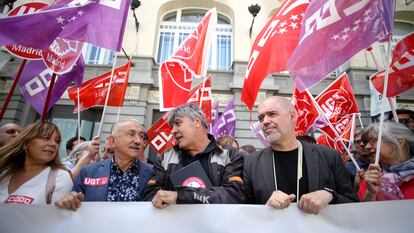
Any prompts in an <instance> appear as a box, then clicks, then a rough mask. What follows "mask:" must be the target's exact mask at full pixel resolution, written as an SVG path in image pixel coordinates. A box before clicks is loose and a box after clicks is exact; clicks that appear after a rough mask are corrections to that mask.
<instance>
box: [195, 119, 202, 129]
mask: <svg viewBox="0 0 414 233" xmlns="http://www.w3.org/2000/svg"><path fill="white" fill-rule="evenodd" d="M194 126H195V127H196V128H200V126H201V120H200V118H199V117H196V118H195V121H194Z"/></svg>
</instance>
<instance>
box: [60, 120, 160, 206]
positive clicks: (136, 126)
mask: <svg viewBox="0 0 414 233" xmlns="http://www.w3.org/2000/svg"><path fill="white" fill-rule="evenodd" d="M143 136H144V131H143V128H142V126H141V124H140V123H139V122H138V121H137V120H135V119H128V120H123V121H118V122H117V123H115V125H114V126H113V128H112V133H111V136H110V137H109V144H110V146H111V147H112V148H113V150H114V156H113V157H111V158H109V159H106V160H103V161H101V162H97V163H93V164H90V165H88V166H86V167H84V168H82V170H81V171H80V174H79V176H78V178H77V180H76V183H75V184H74V186H73V191H72V192H71V193H69V194H67V195H65V196H64V197H62V198H61V199H60V200H59V201H57V202H56V205H57V206H59V207H61V208H65V209H68V210H74V211H75V210H76V209H78V208H79V207H80V205H81V202H82V201H110V202H119V201H128V202H130V201H139V199H140V198H141V195H142V191H143V190H144V188H145V185H146V184H147V182H148V180H149V178H150V177H151V176H152V166H151V165H149V164H147V163H144V162H141V161H140V160H139V154H140V151H141V147H142V139H143Z"/></svg>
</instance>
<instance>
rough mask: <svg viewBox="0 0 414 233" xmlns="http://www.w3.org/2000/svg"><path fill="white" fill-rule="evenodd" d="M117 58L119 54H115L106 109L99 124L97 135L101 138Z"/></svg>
mask: <svg viewBox="0 0 414 233" xmlns="http://www.w3.org/2000/svg"><path fill="white" fill-rule="evenodd" d="M117 58H118V53H116V54H115V58H114V63H113V64H112V72H111V78H110V79H109V85H108V91H107V93H106V99H105V104H104V108H103V110H102V117H101V123H100V124H99V128H98V133H97V135H98V136H99V137H100V136H101V132H102V126H103V121H104V118H105V112H106V108H107V106H108V100H109V94H110V92H111V86H112V80H113V78H114V72H115V67H116V60H117Z"/></svg>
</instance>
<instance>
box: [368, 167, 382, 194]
mask: <svg viewBox="0 0 414 233" xmlns="http://www.w3.org/2000/svg"><path fill="white" fill-rule="evenodd" d="M381 177H382V174H381V168H380V167H379V165H375V164H370V165H369V167H368V170H367V171H366V172H365V175H364V178H365V182H366V184H367V192H366V193H365V197H364V201H375V199H376V197H377V194H378V192H379V190H380V187H381Z"/></svg>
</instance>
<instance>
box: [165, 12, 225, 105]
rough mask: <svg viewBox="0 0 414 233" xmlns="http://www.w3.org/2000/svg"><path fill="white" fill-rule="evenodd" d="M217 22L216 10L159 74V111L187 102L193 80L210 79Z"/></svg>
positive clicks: (184, 42)
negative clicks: (209, 71)
mask: <svg viewBox="0 0 414 233" xmlns="http://www.w3.org/2000/svg"><path fill="white" fill-rule="evenodd" d="M216 22H217V12H216V8H213V9H211V10H209V11H208V12H207V13H206V15H205V16H204V18H203V19H202V21H201V22H200V23H199V24H198V25H197V27H196V28H195V29H194V31H193V32H192V33H191V34H190V35H189V36H188V37H187V39H186V40H184V41H183V42H182V43H181V45H180V46H179V48H178V49H177V51H175V52H174V53H173V54H172V55H171V56H170V57H169V58H168V59H167V60H166V61H165V62H164V63H162V64H161V65H160V68H159V71H158V80H159V89H160V110H161V111H168V110H171V109H173V108H175V107H177V106H179V105H181V104H184V103H186V102H187V100H188V95H189V92H190V89H191V86H192V81H193V77H205V76H206V75H207V68H208V61H209V56H210V49H211V41H212V40H213V35H214V32H215V25H216Z"/></svg>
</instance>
